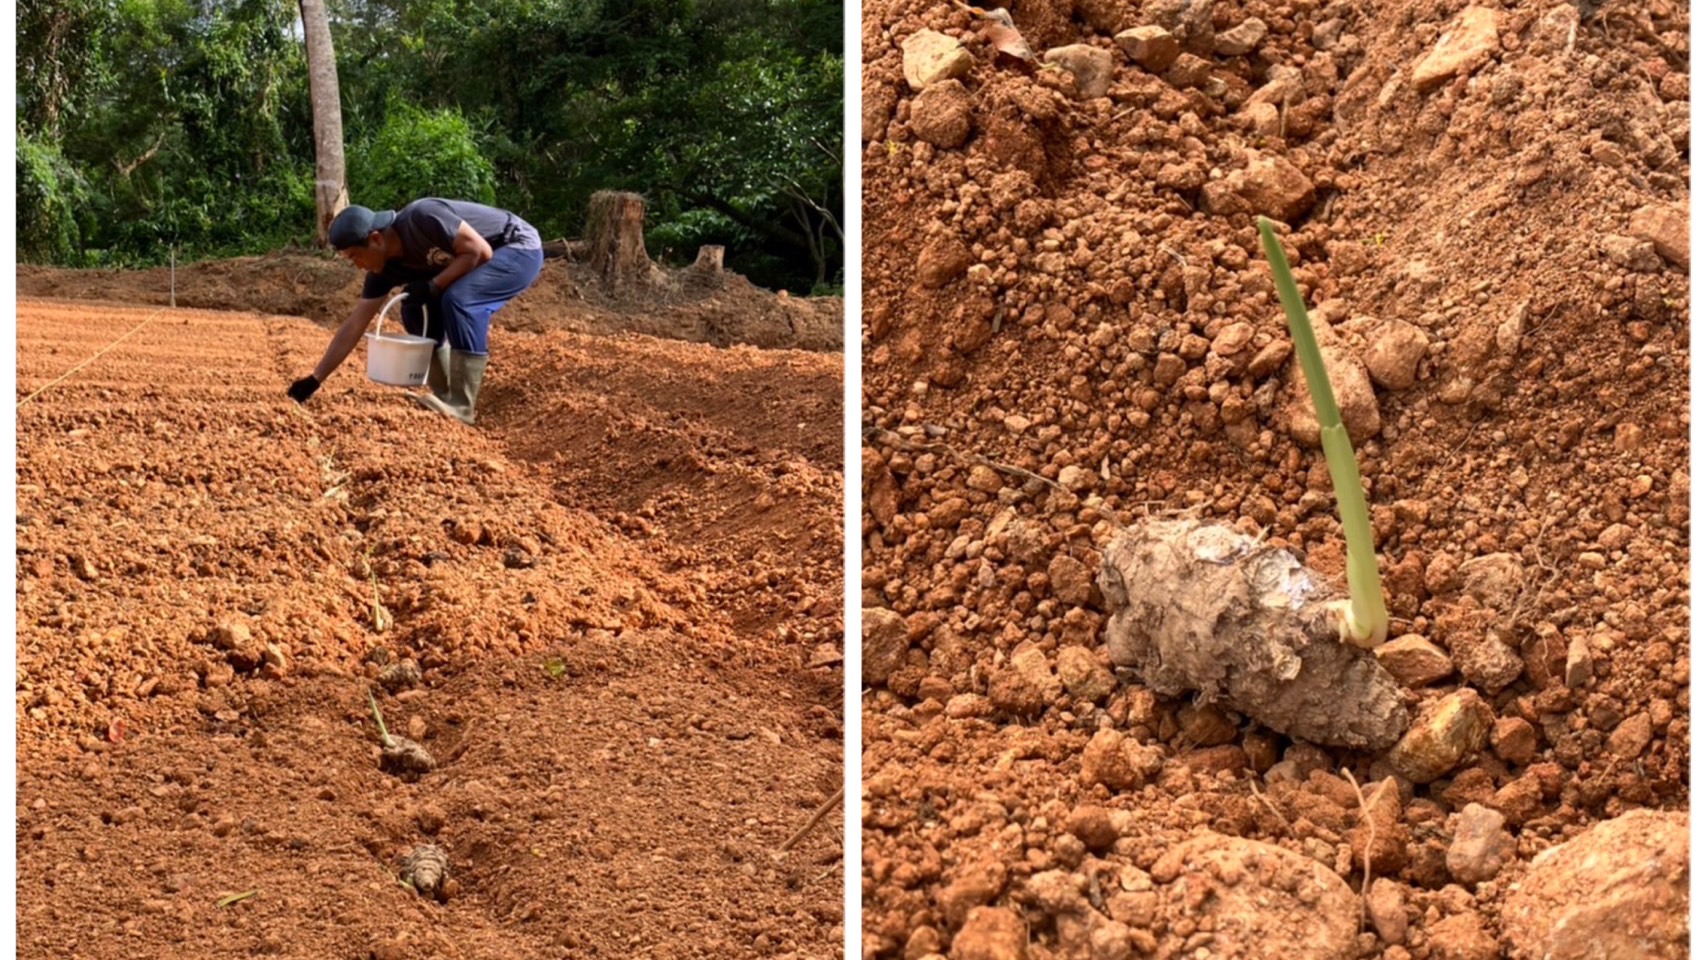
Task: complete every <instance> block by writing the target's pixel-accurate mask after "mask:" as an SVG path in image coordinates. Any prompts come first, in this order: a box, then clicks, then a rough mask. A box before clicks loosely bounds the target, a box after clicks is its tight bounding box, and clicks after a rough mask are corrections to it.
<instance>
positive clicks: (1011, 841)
mask: <svg viewBox="0 0 1707 960" xmlns="http://www.w3.org/2000/svg"><path fill="white" fill-rule="evenodd" d="M1003 14H1006V15H1007V16H1008V18H1009V19H1011V24H1010V23H1008V22H1006V21H1004V19H1003ZM863 18H864V19H863V24H864V34H863V43H864V66H863V70H864V73H863V80H862V82H863V92H864V107H863V138H864V142H865V155H864V156H865V159H864V177H865V187H864V190H865V196H866V198H867V199H866V205H865V220H864V227H865V244H864V246H865V266H864V277H865V284H864V290H865V299H864V317H863V322H864V327H863V336H864V357H865V380H864V387H865V402H866V406H865V410H864V411H863V416H864V421H865V437H866V441H865V443H866V446H865V449H864V452H863V470H862V472H863V478H862V479H863V485H864V486H863V493H864V497H865V513H864V529H863V537H864V544H863V547H864V570H865V574H864V582H863V605H864V607H865V611H864V624H865V628H864V629H865V637H864V677H863V680H864V682H865V684H866V686H867V687H868V694H867V696H866V698H865V704H864V718H865V719H864V726H863V737H864V771H863V773H864V778H865V794H864V797H863V806H862V812H863V817H864V821H863V830H864V850H863V857H864V863H863V873H864V904H865V906H864V916H865V922H864V938H865V939H864V950H865V953H866V955H867V956H868V957H904V958H906V960H926V958H931V957H936V956H939V955H947V956H949V957H952V958H956V960H973V958H992V957H1003V958H1030V960H1043V958H1051V957H1053V958H1096V960H1122V958H1127V957H1165V958H1211V957H1215V958H1220V957H1226V958H1233V957H1239V958H1259V957H1310V958H1345V960H1349V958H1377V957H1379V958H1382V960H1406V958H1416V960H1423V958H1442V960H1445V958H1454V960H1495V958H1500V957H1512V958H1520V960H1539V958H1542V957H1550V958H1565V957H1570V958H1587V957H1594V956H1631V957H1636V956H1642V957H1682V956H1684V955H1685V954H1686V952H1687V943H1688V938H1687V932H1686V928H1685V924H1686V921H1685V919H1684V917H1685V912H1684V908H1685V905H1686V899H1687V879H1688V868H1687V834H1686V832H1685V824H1686V810H1687V806H1688V794H1689V784H1688V779H1687V769H1688V757H1689V735H1688V713H1689V693H1688V683H1689V656H1688V655H1689V635H1688V616H1687V615H1688V596H1689V581H1688V531H1689V472H1688V460H1687V454H1688V442H1687V440H1688V426H1689V421H1688V413H1687V410H1688V374H1689V343H1690V338H1689V308H1688V262H1689V260H1688V258H1689V251H1688V233H1687V224H1686V216H1685V211H1686V210H1687V204H1688V193H1689V190H1688V173H1689V168H1688V156H1687V150H1688V131H1689V126H1688V100H1689V83H1688V79H1689V78H1688V74H1687V67H1688V46H1687V39H1686V38H1687V30H1688V23H1687V10H1686V8H1684V7H1683V6H1681V5H1677V4H1672V3H1667V2H1658V0H1656V2H1646V3H1606V4H1594V5H1580V6H1579V5H1573V4H1568V3H1548V2H1539V3H1537V2H1512V3H1503V4H1490V5H1487V6H1470V7H1465V6H1462V5H1460V4H1441V3H1426V2H1405V3H1393V4H1367V3H1356V2H1348V0H1328V2H1302V0H1297V2H1295V0H1277V2H1266V0H1259V2H1250V3H1222V4H1193V3H1185V4H1182V3H1173V2H1160V0H1157V2H1150V0H1142V2H1118V3H1106V2H1100V0H1096V2H1093V0H1078V2H1074V3H1068V2H1063V0H1014V2H1012V3H1010V4H1006V9H1005V10H1003V11H997V12H994V13H979V12H978V11H977V10H974V9H968V8H966V7H964V6H962V5H958V4H953V3H947V2H943V3H937V2H932V0H894V2H889V3H879V4H867V5H866V7H865V9H864V13H863ZM1028 49H1029V51H1031V52H1032V53H1035V58H1032V56H1031V53H1028ZM1258 214H1262V215H1266V216H1268V217H1270V218H1272V219H1274V220H1276V221H1280V222H1281V223H1282V224H1283V226H1282V228H1281V233H1282V242H1283V245H1284V246H1285V247H1286V250H1287V255H1288V257H1289V258H1290V260H1291V262H1292V264H1293V267H1294V270H1295V271H1296V273H1297V276H1298V279H1299V282H1300V285H1301V286H1302V287H1303V292H1304V296H1305V299H1306V302H1307V303H1309V304H1310V305H1311V307H1312V310H1313V312H1314V321H1315V326H1316V329H1317V331H1318V337H1319V338H1321V339H1322V340H1323V341H1324V349H1325V351H1326V352H1327V353H1328V355H1329V361H1330V364H1331V365H1332V366H1333V367H1334V368H1335V371H1336V384H1337V386H1336V389H1337V390H1338V392H1339V394H1340V402H1341V405H1342V406H1343V407H1344V409H1345V414H1346V421H1347V425H1348V428H1349V430H1350V432H1351V434H1352V437H1353V440H1354V441H1355V442H1356V444H1357V450H1358V456H1359V459H1360V461H1361V464H1362V469H1363V473H1364V477H1365V480H1366V486H1367V489H1368V491H1369V495H1370V498H1371V502H1372V508H1373V513H1374V526H1375V536H1376V540H1377V548H1378V552H1379V555H1380V560H1381V565H1382V572H1383V579H1384V581H1385V587H1386V594H1387V599H1388V603H1389V605H1390V607H1391V610H1392V612H1393V614H1394V618H1395V619H1394V622H1393V630H1392V640H1391V642H1389V643H1388V644H1387V646H1386V647H1385V648H1383V650H1382V651H1381V652H1380V653H1379V654H1378V655H1376V657H1375V659H1374V660H1373V661H1371V662H1370V663H1368V664H1365V666H1366V667H1368V668H1372V669H1377V670H1380V671H1383V672H1384V675H1385V676H1388V677H1389V678H1390V682H1395V683H1397V685H1398V686H1399V688H1400V689H1401V690H1402V692H1403V704H1402V706H1403V710H1404V713H1403V714H1402V719H1403V724H1402V725H1401V726H1400V727H1399V732H1402V733H1403V738H1402V739H1401V740H1399V742H1398V743H1397V744H1393V743H1382V744H1380V745H1379V746H1378V747H1372V748H1368V749H1352V748H1347V747H1333V746H1332V745H1331V744H1324V743H1316V742H1309V741H1307V740H1306V739H1304V738H1292V737H1287V736H1284V735H1282V734H1280V733H1277V732H1275V730H1273V729H1271V728H1269V727H1265V726H1264V725H1262V724H1259V723H1257V722H1255V721H1254V720H1253V719H1252V718H1250V717H1249V716H1246V715H1244V714H1242V713H1240V712H1238V711H1236V710H1233V709H1231V708H1230V707H1229V705H1228V703H1227V701H1226V700H1225V699H1222V698H1221V697H1219V696H1218V695H1217V693H1216V691H1214V690H1208V691H1203V692H1194V691H1192V690H1186V691H1178V690H1174V689H1165V690H1163V689H1159V688H1156V687H1154V686H1153V685H1151V684H1148V683H1146V681H1145V676H1146V674H1145V673H1144V671H1143V670H1142V669H1139V667H1142V666H1144V665H1143V664H1136V665H1134V664H1123V663H1119V662H1115V660H1114V659H1112V658H1111V655H1110V648H1109V645H1108V644H1107V642H1106V641H1107V633H1106V630H1107V627H1108V624H1109V622H1110V620H1111V617H1113V616H1114V615H1115V614H1116V613H1117V612H1118V611H1119V609H1120V607H1117V605H1124V604H1126V603H1127V602H1128V601H1129V599H1130V597H1131V596H1132V595H1133V594H1134V593H1135V592H1140V593H1145V594H1146V596H1147V597H1149V598H1150V599H1155V600H1158V602H1159V603H1161V604H1163V605H1165V604H1166V603H1167V602H1168V600H1167V596H1165V595H1164V596H1161V597H1160V598H1159V599H1158V597H1157V594H1158V592H1163V593H1165V591H1166V590H1167V589H1168V587H1167V585H1165V584H1158V583H1132V582H1125V583H1123V584H1121V583H1117V582H1116V581H1114V580H1112V579H1111V570H1110V569H1109V568H1108V567H1107V565H1106V561H1107V560H1108V558H1109V556H1110V553H1109V548H1110V545H1111V544H1113V543H1115V541H1116V537H1117V536H1118V535H1119V534H1120V533H1121V532H1122V531H1123V530H1125V529H1126V528H1128V527H1129V526H1131V525H1133V524H1135V523H1137V522H1138V521H1140V520H1144V519H1146V518H1165V517H1182V516H1190V517H1195V518H1198V519H1201V520H1205V521H1211V522H1219V523H1223V524H1226V525H1228V526H1231V527H1233V528H1235V529H1237V530H1239V531H1241V532H1242V533H1245V534H1248V535H1250V536H1252V537H1255V538H1257V539H1258V540H1259V541H1266V542H1267V543H1269V544H1272V545H1275V546H1279V547H1282V548H1284V549H1286V550H1288V551H1290V552H1292V553H1293V554H1294V555H1295V556H1297V557H1298V558H1300V559H1302V560H1303V561H1304V562H1305V563H1306V564H1307V565H1308V566H1309V567H1311V568H1313V569H1314V570H1316V571H1317V572H1319V573H1320V574H1322V575H1324V576H1325V577H1327V578H1328V579H1329V580H1332V579H1335V578H1337V577H1339V576H1341V575H1342V574H1343V570H1344V562H1345V561H1344V546H1343V540H1342V534H1341V530H1340V526H1339V521H1338V515H1337V512H1336V509H1335V506H1334V500H1333V496H1332V492H1331V488H1330V485H1329V477H1328V473H1327V470H1326V467H1325V463H1324V461H1323V460H1322V457H1321V453H1320V451H1319V448H1318V446H1317V442H1316V436H1315V430H1314V426H1313V423H1312V422H1311V416H1310V409H1309V405H1308V401H1307V399H1306V397H1305V395H1304V392H1303V389H1302V386H1301V383H1300V381H1299V378H1298V376H1297V373H1296V366H1297V365H1296V362H1295V361H1294V359H1293V357H1292V350H1291V344H1290V340H1289V339H1288V337H1287V336H1286V332H1285V326H1284V321H1283V319H1282V316H1281V311H1280V309H1279V306H1278V303H1277V301H1276V299H1275V296H1274V293H1273V289H1274V288H1273V281H1272V279H1271V277H1270V274H1269V271H1268V266H1267V264H1266V263H1265V262H1264V260H1263V255H1262V252H1261V250H1260V248H1259V246H1258V242H1257V231H1256V227H1255V217H1256V216H1257V215H1258ZM1111 586H1116V587H1118V588H1119V589H1117V590H1113V591H1111V590H1110V587H1111ZM1151 675H1152V676H1153V675H1154V674H1151ZM1342 709H1345V710H1351V709H1354V708H1353V707H1352V705H1351V704H1350V703H1347V704H1346V705H1344V706H1343V707H1342ZM1353 719H1359V720H1361V719H1363V718H1361V717H1358V718H1353V717H1350V716H1349V715H1348V717H1347V721H1348V722H1347V724H1346V726H1347V727H1350V726H1352V724H1351V723H1350V721H1351V720H1353ZM1330 732H1332V731H1330Z"/></svg>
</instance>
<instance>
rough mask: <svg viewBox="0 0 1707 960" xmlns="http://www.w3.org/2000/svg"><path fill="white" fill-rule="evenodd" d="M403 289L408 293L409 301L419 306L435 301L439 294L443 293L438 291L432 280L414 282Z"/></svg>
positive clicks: (436, 284)
mask: <svg viewBox="0 0 1707 960" xmlns="http://www.w3.org/2000/svg"><path fill="white" fill-rule="evenodd" d="M403 289H404V290H405V291H407V292H408V294H409V299H410V300H411V301H413V302H415V303H421V304H424V303H426V302H428V301H429V300H437V299H438V298H439V294H441V293H443V292H444V291H443V290H440V289H439V285H438V283H437V282H435V281H432V280H416V281H414V282H413V283H411V284H409V285H408V286H407V287H404V288H403Z"/></svg>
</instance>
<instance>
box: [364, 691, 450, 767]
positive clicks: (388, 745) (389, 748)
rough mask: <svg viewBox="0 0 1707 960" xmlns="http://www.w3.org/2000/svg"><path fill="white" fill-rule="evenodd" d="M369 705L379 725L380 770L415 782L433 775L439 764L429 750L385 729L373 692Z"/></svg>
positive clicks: (370, 693)
mask: <svg viewBox="0 0 1707 960" xmlns="http://www.w3.org/2000/svg"><path fill="white" fill-rule="evenodd" d="M367 704H368V706H369V707H371V708H373V722H374V723H377V724H379V747H380V757H379V766H380V769H382V770H386V771H388V772H391V773H395V774H397V775H398V776H399V777H402V778H403V779H405V780H414V779H417V778H419V777H420V776H421V774H424V773H431V772H432V771H433V768H434V767H435V766H437V764H436V763H435V762H434V761H433V755H432V754H430V753H428V752H427V748H426V747H423V746H421V745H420V744H418V743H416V742H415V741H413V740H411V739H409V738H408V737H398V736H393V735H392V733H391V732H390V731H389V730H386V729H385V717H383V716H381V715H380V712H379V701H377V700H375V699H374V698H373V691H372V690H369V691H368V692H367Z"/></svg>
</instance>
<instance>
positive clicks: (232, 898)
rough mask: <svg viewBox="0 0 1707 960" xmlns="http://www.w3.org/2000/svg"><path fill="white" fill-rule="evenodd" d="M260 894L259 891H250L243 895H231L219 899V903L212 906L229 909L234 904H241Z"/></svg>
mask: <svg viewBox="0 0 1707 960" xmlns="http://www.w3.org/2000/svg"><path fill="white" fill-rule="evenodd" d="M260 892H261V891H259V890H250V891H247V892H245V893H233V894H230V895H228V896H224V897H220V898H219V902H217V903H215V904H214V906H216V907H220V908H224V907H229V906H231V905H232V904H234V903H241V902H243V901H244V900H247V899H249V898H250V897H252V896H254V895H255V894H257V893H260Z"/></svg>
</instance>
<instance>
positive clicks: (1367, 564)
mask: <svg viewBox="0 0 1707 960" xmlns="http://www.w3.org/2000/svg"><path fill="white" fill-rule="evenodd" d="M1257 232H1258V233H1260V234H1262V249H1263V254H1264V255H1265V256H1267V257H1268V265H1269V269H1271V270H1273V271H1274V286H1275V290H1276V291H1277V292H1278V293H1279V294H1280V305H1281V306H1282V307H1283V308H1285V310H1286V327H1287V329H1288V330H1289V331H1290V332H1291V334H1292V343H1293V346H1294V347H1295V348H1296V349H1297V351H1298V363H1299V364H1300V365H1301V366H1302V367H1303V368H1304V382H1305V383H1306V384H1307V385H1308V386H1309V388H1310V402H1311V404H1312V405H1313V406H1315V408H1316V422H1317V423H1318V424H1320V425H1321V428H1322V454H1323V455H1324V456H1326V457H1327V460H1328V475H1329V476H1330V477H1332V478H1333V481H1334V499H1335V500H1337V501H1338V502H1339V507H1340V522H1341V524H1342V525H1343V526H1344V527H1345V573H1346V582H1347V585H1348V586H1349V587H1350V588H1351V601H1350V603H1349V605H1347V604H1344V603H1343V602H1342V605H1341V606H1340V616H1341V620H1340V640H1341V641H1343V642H1346V643H1351V644H1354V645H1356V646H1359V647H1362V648H1364V649H1366V650H1373V649H1375V648H1376V647H1379V646H1380V645H1381V644H1383V643H1385V642H1386V640H1387V604H1386V601H1385V600H1384V599H1383V597H1382V595H1381V572H1380V570H1379V568H1378V567H1377V566H1376V563H1375V531H1374V528H1373V527H1372V526H1371V525H1370V523H1369V505H1368V504H1367V503H1365V502H1364V499H1363V481H1362V479H1361V478H1360V477H1359V476H1358V471H1357V454H1356V452H1354V451H1353V450H1352V447H1351V435H1350V434H1349V433H1347V432H1346V429H1345V422H1344V421H1343V420H1341V419H1340V407H1339V403H1338V402H1336V401H1335V400H1334V388H1333V385H1332V384H1330V383H1328V368H1327V367H1326V365H1324V364H1323V363H1322V351H1321V348H1320V347H1318V346H1317V345H1316V332H1315V331H1314V330H1312V329H1311V328H1310V315H1309V314H1308V313H1307V312H1306V311H1305V309H1304V298H1303V297H1300V296H1299V295H1298V284H1297V283H1296V282H1295V281H1294V280H1293V279H1292V268H1291V267H1290V266H1289V265H1288V264H1287V262H1286V252H1285V251H1284V250H1282V249H1281V248H1280V241H1279V240H1277V239H1275V236H1274V224H1273V223H1272V222H1270V221H1269V219H1268V218H1267V217H1257Z"/></svg>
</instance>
